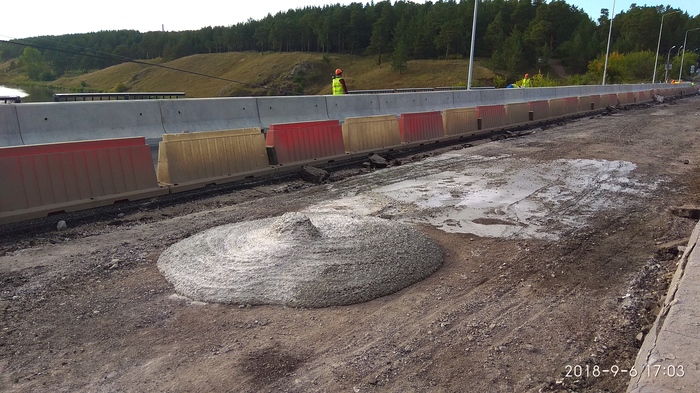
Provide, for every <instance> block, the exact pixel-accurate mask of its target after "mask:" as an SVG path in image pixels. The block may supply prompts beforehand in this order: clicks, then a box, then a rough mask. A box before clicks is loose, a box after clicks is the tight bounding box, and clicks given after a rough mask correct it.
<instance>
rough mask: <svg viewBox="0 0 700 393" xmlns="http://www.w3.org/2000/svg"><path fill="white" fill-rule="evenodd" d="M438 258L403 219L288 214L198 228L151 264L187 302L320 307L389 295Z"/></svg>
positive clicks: (435, 264) (423, 274)
mask: <svg viewBox="0 0 700 393" xmlns="http://www.w3.org/2000/svg"><path fill="white" fill-rule="evenodd" d="M442 260H443V253H442V249H441V248H440V247H439V246H438V245H437V244H435V243H434V242H433V241H432V240H431V239H429V238H428V237H427V236H425V235H423V234H422V233H421V232H419V231H417V230H416V229H414V228H412V227H411V226H409V225H406V224H402V223H398V222H394V221H389V220H384V219H380V218H374V217H352V216H347V215H340V214H326V213H306V214H303V213H287V214H284V215H283V216H281V217H277V218H268V219H262V220H255V221H248V222H241V223H236V224H230V225H224V226H220V227H216V228H211V229H209V230H206V231H204V232H201V233H199V234H197V235H194V236H192V237H190V238H187V239H185V240H183V241H181V242H179V243H176V244H174V245H172V246H171V247H169V248H168V249H167V250H165V251H164V252H163V253H162V254H161V256H160V258H159V259H158V268H159V269H160V271H161V272H162V274H163V275H164V276H165V278H166V279H167V280H168V281H169V282H170V283H172V284H173V285H174V287H175V290H176V291H177V292H178V293H179V294H181V295H184V296H187V297H189V298H191V299H194V300H199V301H204V302H214V303H232V304H245V305H262V304H274V305H285V306H292V307H327V306H339V305H347V304H354V303H361V302H365V301H369V300H372V299H375V298H378V297H381V296H385V295H388V294H391V293H394V292H396V291H398V290H400V289H403V288H405V287H407V286H409V285H411V284H414V283H416V282H418V281H420V280H423V279H424V278H426V277H428V276H429V275H431V274H432V273H433V272H435V271H436V270H437V269H438V268H439V267H440V266H441V265H442Z"/></svg>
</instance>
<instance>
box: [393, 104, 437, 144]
mask: <svg viewBox="0 0 700 393" xmlns="http://www.w3.org/2000/svg"><path fill="white" fill-rule="evenodd" d="M399 132H400V133H401V142H403V143H410V142H420V141H428V140H431V139H437V138H442V137H443V136H445V130H444V128H443V125H442V113H440V112H417V113H402V114H401V115H400V116H399Z"/></svg>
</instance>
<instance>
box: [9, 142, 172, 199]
mask: <svg viewBox="0 0 700 393" xmlns="http://www.w3.org/2000/svg"><path fill="white" fill-rule="evenodd" d="M0 168H2V170H0V183H1V184H3V185H4V186H5V187H2V189H3V190H2V191H0V206H1V207H2V208H1V209H2V211H3V212H9V211H16V210H26V209H35V208H41V207H45V206H63V207H64V208H67V207H70V206H71V205H73V204H81V203H84V202H86V201H88V202H89V201H91V200H94V199H96V198H105V197H107V198H108V199H112V200H119V199H125V197H124V195H125V194H129V195H131V194H134V193H139V192H144V193H148V192H151V191H158V190H159V189H160V188H159V187H158V183H157V181H156V174H155V170H154V168H153V164H152V161H151V152H150V148H149V147H148V146H147V145H146V144H145V139H144V138H142V137H141V138H127V139H113V140H106V141H105V140H103V141H86V142H70V143H57V144H49V145H43V146H20V147H6V148H0Z"/></svg>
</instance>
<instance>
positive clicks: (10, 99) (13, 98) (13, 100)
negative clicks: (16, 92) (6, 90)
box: [0, 96, 22, 104]
mask: <svg viewBox="0 0 700 393" xmlns="http://www.w3.org/2000/svg"><path fill="white" fill-rule="evenodd" d="M0 101H2V102H4V103H5V104H7V103H10V104H19V103H20V102H22V98H20V97H19V96H0Z"/></svg>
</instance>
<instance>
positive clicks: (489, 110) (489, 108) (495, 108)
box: [476, 105, 508, 130]
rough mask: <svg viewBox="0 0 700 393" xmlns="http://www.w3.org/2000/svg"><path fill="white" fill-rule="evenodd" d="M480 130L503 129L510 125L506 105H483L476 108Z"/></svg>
mask: <svg viewBox="0 0 700 393" xmlns="http://www.w3.org/2000/svg"><path fill="white" fill-rule="evenodd" d="M476 113H477V116H478V118H479V123H480V127H479V129H480V130H492V129H497V128H503V127H505V126H506V125H507V124H508V120H507V117H506V107H505V105H481V106H477V107H476Z"/></svg>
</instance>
